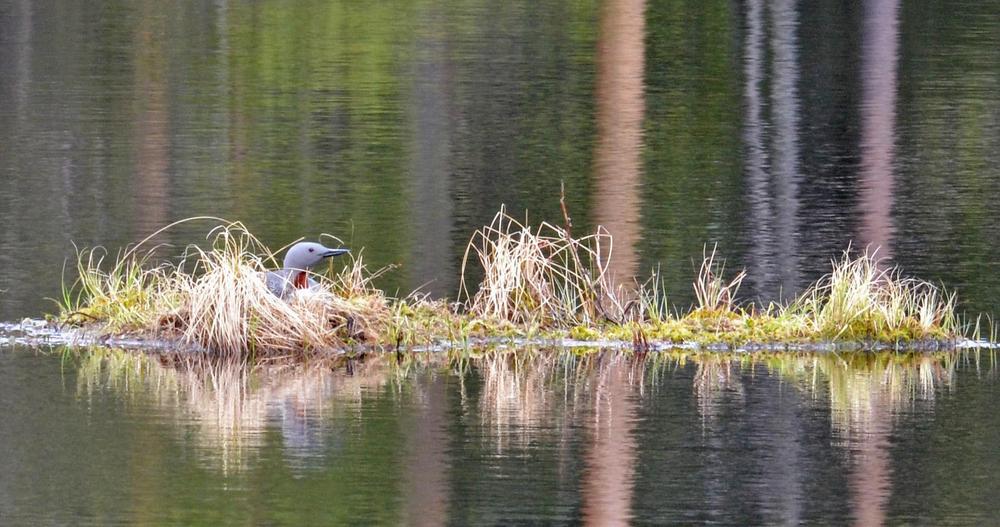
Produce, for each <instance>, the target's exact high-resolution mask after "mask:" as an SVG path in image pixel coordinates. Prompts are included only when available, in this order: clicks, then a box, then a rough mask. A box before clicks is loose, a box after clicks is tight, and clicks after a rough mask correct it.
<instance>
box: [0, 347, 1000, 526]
mask: <svg viewBox="0 0 1000 527" xmlns="http://www.w3.org/2000/svg"><path fill="white" fill-rule="evenodd" d="M679 361H680V362H679ZM0 378H2V379H4V382H3V383H0V400H2V401H3V405H2V406H0V444H2V445H3V454H2V455H0V523H3V524H5V525H13V524H23V525H39V524H95V525H107V524H114V523H133V524H134V523H138V524H184V525H192V524H205V525H219V524H240V525H247V524H249V525H270V524H284V525H306V524H308V525H329V524H354V525H356V524H368V523H372V524H383V525H386V524H389V525H392V524H401V523H402V524H416V525H439V524H446V523H447V524H453V525H468V524H511V523H539V522H545V523H550V524H551V523H578V522H583V523H588V524H591V525H609V524H612V523H615V522H616V521H626V520H627V521H631V522H634V523H653V524H679V523H695V522H697V523H704V522H714V523H722V524H739V525H747V524H772V525H773V524H800V523H808V524H824V525H830V524H843V523H849V522H857V523H859V524H863V525H876V524H879V523H883V522H885V523H891V524H900V523H915V524H925V525H951V524H956V525H961V524H965V525H984V524H990V523H992V522H993V521H995V519H996V518H997V516H998V515H1000V504H998V503H997V500H996V489H997V487H998V485H1000V450H998V449H997V448H996V445H997V442H998V440H1000V415H998V414H997V412H996V411H995V406H996V405H995V401H996V400H997V397H998V395H1000V393H998V390H1000V384H998V382H997V370H996V366H995V364H994V362H993V360H992V359H991V358H990V357H989V356H988V355H985V354H984V355H982V356H980V357H979V359H978V361H977V360H976V359H975V357H974V356H948V355H944V356H939V357H929V356H916V357H912V356H911V357H906V356H904V357H898V356H897V357H894V358H893V359H892V360H889V359H888V358H887V357H884V356H883V357H873V356H871V355H862V356H858V355H841V356H833V355H826V356H799V357H784V358H780V359H771V360H767V361H762V362H761V363H759V364H756V365H750V364H744V365H742V366H741V365H740V364H739V362H736V361H730V360H727V359H720V358H718V357H717V356H713V357H709V358H702V359H697V358H693V357H687V358H686V359H683V358H681V357H677V356H674V355H670V356H668V355H667V354H666V353H664V354H663V355H660V356H656V357H649V358H647V359H646V360H638V359H633V358H629V357H622V356H614V355H612V354H606V355H591V356H585V357H577V356H574V355H571V354H564V353H559V352H556V351H547V352H545V353H543V354H542V355H535V356H529V355H524V354H522V356H521V357H520V358H511V357H509V356H506V357H502V358H493V359H490V358H482V359H472V360H468V361H466V362H464V363H462V364H456V363H452V364H449V363H447V362H445V361H444V360H442V359H441V358H436V357H430V356H423V357H420V358H416V359H412V358H411V359H410V360H408V361H407V362H405V363H404V364H402V365H400V366H397V365H395V359H392V360H382V361H369V362H367V363H360V364H355V365H354V366H353V368H352V370H351V371H350V372H348V371H347V370H345V369H344V368H335V369H333V370H331V369H330V368H321V369H315V370H305V371H301V370H286V371H284V372H282V371H279V370H267V371H262V372H259V373H258V374H256V375H251V376H249V377H248V378H240V376H239V374H238V373H233V372H227V371H226V370H221V371H218V370H217V371H216V372H215V374H214V376H213V375H210V374H209V373H208V372H206V371H205V370H204V369H198V368H197V367H196V368H194V369H184V368H181V369H179V370H178V369H175V368H173V367H165V366H161V365H160V361H159V360H158V359H156V358H149V357H146V356H144V355H141V354H129V353H127V352H113V351H112V352H108V351H97V352H92V353H88V352H84V353H83V354H82V355H75V356H72V357H70V358H61V357H60V355H59V354H58V353H52V354H47V355H45V354H36V353H33V352H30V351H28V350H24V349H19V350H11V349H3V350H2V351H0Z"/></svg>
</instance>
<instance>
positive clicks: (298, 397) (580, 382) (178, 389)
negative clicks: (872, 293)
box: [67, 348, 993, 479]
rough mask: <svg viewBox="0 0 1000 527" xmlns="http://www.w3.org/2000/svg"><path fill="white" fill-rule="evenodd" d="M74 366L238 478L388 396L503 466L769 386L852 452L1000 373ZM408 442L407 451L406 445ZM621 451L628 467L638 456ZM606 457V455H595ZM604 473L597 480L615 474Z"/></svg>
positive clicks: (190, 358)
mask: <svg viewBox="0 0 1000 527" xmlns="http://www.w3.org/2000/svg"><path fill="white" fill-rule="evenodd" d="M67 358H68V360H72V361H74V362H75V363H76V365H77V372H78V376H77V385H76V391H77V394H78V397H80V398H81V399H84V400H86V401H88V403H90V402H92V401H93V399H94V398H95V397H98V396H100V394H101V393H103V392H111V393H113V394H115V396H116V397H117V398H119V399H120V400H124V401H125V403H126V404H127V405H132V406H134V407H135V408H137V409H147V410H150V411H154V412H157V413H158V414H159V415H160V416H162V417H161V419H163V420H164V421H167V422H169V423H172V424H174V425H176V427H177V428H178V430H179V431H180V433H181V434H182V435H183V436H191V437H193V438H194V440H195V443H196V446H197V447H198V451H199V452H203V453H206V455H208V456H209V457H210V458H211V461H212V462H213V463H217V464H218V465H219V467H220V468H222V469H223V470H225V471H229V470H239V469H242V468H245V467H246V466H247V465H248V463H250V462H251V461H252V460H253V459H254V458H255V452H258V451H260V450H261V449H263V448H266V447H267V446H268V445H267V442H268V441H269V439H268V438H269V437H273V436H271V435H269V434H270V433H271V432H274V431H277V432H278V435H279V436H280V441H281V450H282V452H283V456H284V458H285V459H286V462H288V463H292V464H294V463H293V461H294V459H293V458H295V457H296V456H298V457H300V458H301V457H302V456H305V457H307V458H308V457H310V456H321V455H323V452H325V451H327V450H328V448H329V443H330V442H331V441H333V442H336V441H335V438H332V437H331V436H330V434H336V426H341V424H343V423H348V422H351V421H354V422H355V423H360V424H359V425H358V426H361V427H365V426H369V424H368V423H366V422H364V420H363V419H362V418H363V417H364V416H363V415H362V412H363V408H364V404H366V402H370V401H371V400H377V399H380V398H381V399H385V398H386V397H388V399H389V400H390V404H394V405H402V406H404V407H412V408H413V409H414V410H413V411H414V412H416V413H415V414H414V415H418V414H419V415H423V413H427V414H428V415H438V414H440V416H447V415H451V412H455V411H458V412H459V413H460V414H462V415H463V416H464V417H462V420H463V421H468V420H469V419H470V418H472V420H473V421H474V422H476V423H478V424H477V427H478V428H480V429H481V432H482V434H483V436H482V437H483V440H484V441H485V444H484V446H485V447H487V448H489V449H493V450H494V451H495V452H497V453H504V452H506V451H509V450H512V449H514V450H516V449H525V448H530V447H531V445H534V444H538V441H561V440H565V439H566V438H568V437H570V436H572V435H574V434H578V433H581V432H580V430H583V431H584V433H587V434H589V437H590V439H589V440H587V443H588V444H591V445H597V446H595V447H594V448H595V452H597V451H599V450H600V448H599V445H600V444H604V443H607V439H608V438H614V441H613V443H614V444H615V445H617V446H616V448H618V449H620V448H622V447H623V445H632V444H633V442H632V441H631V439H630V437H631V432H630V431H631V427H632V424H633V422H634V421H635V420H636V419H637V417H636V416H637V408H638V407H637V406H636V405H637V404H638V402H640V401H642V400H644V399H647V395H648V392H650V391H653V392H656V391H657V390H658V389H659V388H660V387H661V385H666V384H667V383H676V382H690V383H691V391H692V393H693V395H694V399H695V401H696V403H697V411H698V413H699V414H700V416H701V417H702V418H703V419H708V420H712V419H714V418H716V417H717V416H718V415H719V412H720V411H721V410H720V409H722V408H724V407H725V405H726V404H733V403H734V402H735V404H736V405H737V406H739V407H744V406H746V405H747V401H746V399H747V390H748V386H749V383H752V382H754V380H755V379H756V378H757V377H759V376H761V374H764V373H766V374H767V375H769V376H771V377H776V378H777V379H779V380H780V382H781V383H783V384H786V385H789V386H793V387H795V388H797V389H798V390H799V391H800V392H801V393H803V394H805V395H806V396H807V397H809V398H811V399H812V400H813V401H814V403H815V404H819V405H821V406H828V408H829V410H830V422H831V426H832V428H833V431H834V434H835V437H837V438H840V439H841V440H842V443H843V444H846V446H848V447H852V446H853V445H855V444H857V443H858V442H859V441H863V440H864V438H866V437H869V436H870V435H871V434H872V433H873V432H877V431H878V430H882V429H884V427H885V426H887V425H891V421H892V418H893V416H896V415H898V414H901V413H905V412H908V411H911V410H913V409H914V407H915V405H917V404H931V405H932V404H933V403H934V400H935V398H936V397H937V396H938V394H939V393H940V391H941V390H949V389H951V388H952V387H953V386H954V383H955V381H954V377H955V371H956V366H957V365H958V364H959V362H960V361H973V362H975V364H976V366H977V367H978V366H979V364H980V361H982V362H983V363H984V365H985V367H987V368H992V367H993V366H992V365H993V361H992V360H990V359H984V358H981V357H980V355H979V354H978V353H975V352H942V353H909V354H904V353H892V352H884V353H872V352H852V353H763V352H760V353H752V354H748V353H731V354H723V353H717V352H705V353H700V352H692V351H690V350H673V351H664V352H658V353H649V354H634V353H631V352H621V351H614V352H612V351H598V350H590V351H588V352H580V351H576V352H573V351H568V350H566V351H562V352H559V351H553V350H551V349H550V350H532V349H521V350H517V351H481V352H475V353H471V354H466V355H464V356H462V357H458V356H448V355H447V354H444V353H420V354H400V355H396V356H390V355H387V354H375V355H372V356H369V357H367V358H364V360H352V361H348V362H344V361H339V362H336V363H332V362H327V361H319V362H311V363H299V364H294V365H289V364H282V365H260V366H257V367H254V368H247V367H246V366H245V365H243V364H229V363H220V362H219V361H217V360H210V359H209V358H207V357H205V356H200V355H190V354H188V355H180V354H140V353H135V352H132V351H125V350H115V349H107V348H92V349H88V350H86V351H83V352H81V353H79V354H74V355H68V354H67ZM428 372H431V373H434V374H433V375H427V373H428ZM685 372H687V373H685ZM678 373H680V375H678ZM688 373H689V374H690V375H688ZM684 379H689V381H688V380H684ZM442 383H443V384H442ZM441 390H449V391H451V390H455V391H457V392H458V398H457V401H459V402H458V406H457V407H452V408H450V409H448V408H446V407H444V406H442V407H441V408H436V407H435V408H431V407H433V406H435V405H437V406H441V405H447V404H449V403H447V402H445V401H447V400H448V397H445V396H444V395H443V393H444V392H441ZM438 392H441V393H438ZM435 393H437V394H438V395H437V396H434V397H432V395H433V394H435ZM651 399H652V400H653V401H655V400H657V398H655V397H654V398H651ZM824 399H825V402H824ZM393 401H394V402H393ZM453 417H454V416H453ZM345 418H346V419H345ZM441 421H442V423H446V422H447V421H448V419H444V417H441ZM338 423H339V424H338ZM344 426H349V425H344ZM394 426H395V425H394ZM441 426H444V424H442V425H441ZM581 427H582V428H581ZM403 429H404V430H405V429H406V427H405V426H404V427H403ZM424 432H425V433H429V434H431V435H434V434H441V433H444V432H443V429H442V430H430V431H424ZM400 433H404V434H405V433H406V432H400ZM435 437H436V436H435ZM602 438H604V439H605V440H604V441H603V442H602ZM410 439H413V438H410ZM407 441H408V439H406V438H401V439H400V442H401V444H405V443H406V442H407ZM633 446H635V445H633ZM636 448H637V446H636ZM610 451H611V450H608V452H610ZM615 452H616V456H618V457H622V459H631V458H632V457H634V456H632V455H631V454H629V453H628V452H625V453H622V452H618V451H617V450H616V451H615ZM598 458H600V459H606V456H605V455H599V454H594V459H598ZM605 464H606V463H605ZM592 465H593V466H592V469H593V470H597V471H599V468H600V467H601V466H604V465H602V464H601V463H596V462H595V463H592ZM626 479H627V478H626Z"/></svg>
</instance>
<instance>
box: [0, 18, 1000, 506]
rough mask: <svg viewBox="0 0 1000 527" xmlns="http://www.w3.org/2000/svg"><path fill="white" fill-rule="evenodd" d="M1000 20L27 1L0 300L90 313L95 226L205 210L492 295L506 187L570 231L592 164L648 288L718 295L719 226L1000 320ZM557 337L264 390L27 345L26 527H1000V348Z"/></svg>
mask: <svg viewBox="0 0 1000 527" xmlns="http://www.w3.org/2000/svg"><path fill="white" fill-rule="evenodd" d="M998 13H1000V1H997V0H984V1H953V2H947V3H943V2H942V3H917V2H909V3H904V2H900V1H898V0H886V1H874V0H871V1H861V2H848V3H833V2H820V3H808V2H795V1H793V0H776V1H773V2H764V1H763V0H746V1H744V2H729V1H714V0H710V1H701V2H668V3H649V4H646V3H644V2H642V1H641V0H609V1H606V2H596V1H578V2H564V1H555V2H544V3H539V2H531V1H511V2H480V1H476V0H469V1H463V2H451V3H444V2H436V1H431V0H417V1H399V0H390V1H386V2H344V1H332V2H326V1H323V2H320V1H304V2H271V1H261V2H230V1H227V0H218V1H213V2H202V1H197V2H183V3H180V2H178V3H175V2H166V3H164V2H154V1H152V0H143V1H127V2H126V1H117V2H116V1H110V2H101V3H98V4H94V3H77V2H62V1H51V2H32V1H30V0H9V1H5V2H0V320H5V321H7V320H18V319H21V318H23V317H38V316H40V315H42V314H43V313H45V312H51V311H52V310H54V304H53V303H52V302H51V301H49V300H47V298H48V297H57V296H58V295H59V293H60V281H61V276H62V274H63V267H64V264H65V262H66V261H67V259H69V260H72V258H73V257H74V255H75V250H74V245H73V244H74V243H75V244H76V245H78V246H80V247H91V246H95V245H103V246H106V247H108V248H109V249H110V250H111V252H112V253H113V252H114V251H115V250H116V249H117V248H118V247H121V246H123V245H126V244H128V243H133V242H136V241H138V240H139V239H141V238H143V237H144V236H146V235H148V234H150V233H152V232H153V231H155V230H156V229H157V228H159V227H161V226H163V225H165V224H167V223H170V222H172V221H175V220H179V219H182V218H188V217H192V216H200V215H210V216H218V217H224V218H227V219H231V220H240V221H243V222H244V223H245V224H246V225H247V226H248V227H249V228H250V229H251V230H252V231H253V232H254V233H255V234H257V235H259V237H260V238H261V239H262V240H263V241H264V242H265V243H267V244H268V245H271V246H274V247H278V246H281V245H284V244H286V243H288V242H290V241H292V240H294V239H296V238H299V237H301V236H305V237H307V238H311V239H315V238H316V237H317V236H318V235H319V234H320V233H332V234H335V235H338V236H339V237H341V238H342V239H343V240H344V242H345V243H346V244H347V245H349V246H350V247H352V248H353V249H355V251H358V250H360V248H362V247H363V248H364V256H365V258H366V259H367V260H368V262H369V264H370V265H371V266H372V267H379V266H383V265H389V264H398V265H399V267H398V268H397V269H395V270H393V271H392V272H390V273H387V274H386V275H385V276H383V277H382V278H381V279H380V281H379V285H380V286H381V287H383V288H385V289H386V290H388V291H390V292H395V291H401V292H404V293H405V292H408V291H410V290H413V289H414V288H418V287H420V288H422V289H424V290H426V291H429V292H431V293H432V294H434V295H436V296H440V297H454V296H455V293H456V291H457V288H458V283H459V281H458V280H459V279H458V271H459V268H460V263H461V259H462V255H463V253H464V251H465V247H466V243H467V241H468V240H469V238H470V236H471V234H472V233H473V231H474V230H475V229H477V228H478V227H479V226H481V225H483V224H484V223H486V222H488V221H489V220H490V218H491V217H492V216H493V215H494V213H495V212H496V211H497V210H498V209H499V208H500V206H501V204H506V205H507V207H508V210H510V211H511V212H512V214H514V215H515V216H522V215H524V214H525V211H527V213H526V214H527V215H528V217H529V219H530V220H531V222H533V223H534V222H538V221H542V220H549V221H553V222H557V223H562V213H561V211H560V205H559V194H560V186H561V185H562V184H564V185H565V189H566V197H567V203H568V206H569V211H570V214H571V215H572V218H573V224H574V233H576V234H580V233H586V232H589V231H591V230H593V229H594V228H595V227H596V226H597V225H603V226H605V227H606V228H608V229H609V230H610V232H611V233H612V235H613V236H614V239H615V249H614V257H613V269H614V271H615V272H616V273H617V274H618V276H619V277H628V276H633V275H639V276H644V275H646V274H647V273H648V272H649V270H650V269H651V268H653V267H656V266H659V268H660V270H661V272H662V274H663V276H664V278H665V283H666V289H667V292H668V294H669V295H670V298H671V300H672V302H673V303H675V304H676V305H677V306H678V307H679V308H681V309H683V308H684V307H685V306H686V305H687V304H688V302H689V301H690V299H691V286H690V281H691V279H692V277H693V276H694V275H695V268H694V264H693V263H692V262H693V261H696V260H700V257H701V253H702V249H703V247H704V246H705V244H714V243H718V246H719V250H720V252H721V254H722V255H723V256H724V257H726V258H727V262H728V265H727V268H728V269H730V270H735V269H738V268H741V267H746V268H747V270H748V278H747V280H746V281H745V283H744V287H743V289H742V290H741V296H743V297H744V298H745V299H757V300H764V301H767V300H773V299H781V298H788V297H789V296H790V295H792V294H794V293H795V292H797V291H799V290H801V289H802V288H803V287H804V286H805V285H807V284H808V283H809V282H810V281H812V280H814V279H815V278H817V277H818V276H819V275H821V274H822V273H824V272H825V271H826V270H827V269H828V268H829V262H830V260H831V259H832V258H835V257H837V256H838V255H839V254H840V253H841V251H843V250H844V249H846V248H847V247H848V246H853V247H855V248H860V247H866V246H878V247H881V249H880V254H882V255H883V256H885V257H887V258H889V259H890V260H891V262H893V263H895V264H898V265H900V266H901V267H902V268H903V269H904V270H905V272H906V273H907V274H911V275H914V276H919V277H921V278H924V279H927V280H930V281H933V282H935V283H940V284H943V285H944V286H945V287H946V288H948V289H949V290H952V291H955V292H957V294H958V295H959V298H960V300H961V301H962V304H961V305H960V309H961V310H966V311H968V312H970V313H973V314H975V313H987V314H994V315H995V314H997V313H1000V309H998V306H1000V301H998V298H1000V280H997V276H1000V244H998V243H997V240H998V239H1000V221H998V219H997V218H1000V201H998V200H997V196H998V195H1000V16H998V15H997V14H998ZM213 225H214V224H212V223H211V222H192V223H186V224H183V225H180V226H178V227H175V228H173V229H171V230H170V231H168V232H166V233H164V234H163V235H161V236H160V237H158V238H157V240H156V241H157V242H163V243H169V244H173V246H174V249H170V248H168V249H166V250H165V253H166V254H177V253H178V252H179V251H180V248H181V247H183V246H185V245H187V244H190V243H198V242H203V241H204V239H205V235H206V233H207V232H208V230H209V229H210V228H211V227H212V226H213ZM543 355H544V356H545V357H548V358H547V359H544V358H543V359H537V358H536V359H532V360H530V361H529V360H527V359H525V365H524V367H523V369H520V370H518V371H517V372H515V371H512V369H511V366H510V365H506V366H505V365H504V364H505V363H504V362H503V361H499V360H493V361H485V360H475V361H468V362H466V363H462V364H457V365H456V364H452V363H443V364H442V363H440V362H433V361H440V359H433V358H421V359H417V358H412V357H410V358H407V359H406V360H407V361H417V362H420V361H425V362H431V363H430V364H416V365H410V368H409V369H400V367H399V366H391V365H379V364H376V365H372V364H366V365H358V368H360V370H356V371H354V372H353V374H352V375H349V374H348V373H347V372H345V371H344V370H343V368H336V369H334V370H329V369H327V370H324V371H308V372H303V371H285V372H276V371H271V370H268V371H266V372H258V374H256V376H255V377H252V378H248V379H241V378H239V375H238V374H236V373H232V372H221V373H219V372H216V374H215V375H214V376H213V375H210V374H209V373H206V372H204V371H194V372H192V371H190V370H185V369H183V368H182V369H177V368H174V367H172V366H171V367H164V366H162V365H160V363H159V361H158V360H157V359H156V358H155V357H154V358H149V357H145V356H133V355H127V354H121V353H117V354H116V353H114V352H108V353H104V354H93V353H85V354H83V355H74V354H69V355H67V356H66V357H63V356H61V355H59V354H52V352H46V353H44V354H39V353H38V352H37V351H35V350H25V349H16V350H14V349H7V348H4V349H2V351H0V523H2V524H65V523H78V522H79V523H93V524H109V523H116V522H130V523H179V524H191V523H205V524H218V523H241V524H269V523H275V524H279V523H280V524H326V523H332V522H340V523H363V522H369V521H370V522H375V523H390V524H392V523H412V524H420V523H425V524H439V523H453V524H466V523H471V522H476V523H496V524H507V523H516V522H531V521H548V522H553V523H575V522H579V521H587V522H590V523H593V524H598V525H605V524H608V523H609V522H610V521H611V520H616V519H623V520H632V521H635V522H636V523H690V522H719V523H727V524H746V523H800V522H811V523H821V524H830V523H845V522H850V521H857V522H858V523H860V524H865V525H869V524H877V523H880V522H890V523H923V524H931V525H943V524H982V523H987V522H990V521H995V518H996V517H1000V510H998V503H997V501H996V499H995V498H994V495H995V494H996V489H997V488H998V487H1000V485H998V481H997V478H998V476H997V475H998V474H1000V453H998V452H1000V449H998V448H997V445H998V444H1000V418H998V417H997V412H995V411H994V409H995V407H996V402H997V401H998V393H997V390H998V384H997V382H996V369H995V367H994V365H993V362H992V358H989V359H983V358H981V360H973V359H970V358H969V357H961V358H955V357H944V358H942V357H936V356H934V357H932V356H924V357H922V358H921V357H917V358H910V359H906V360H903V359H899V360H898V361H896V362H893V361H890V360H889V359H878V360H883V361H888V362H887V363H884V364H883V363H878V362H877V360H876V358H874V357H872V356H868V357H867V358H866V357H863V356H862V357H853V356H852V357H847V358H845V357H841V356H837V355H817V356H812V357H805V358H801V360H798V361H792V360H790V359H787V358H786V359H782V360H780V361H776V362H770V363H768V362H760V363H758V364H755V365H739V364H735V363H730V362H728V361H726V360H724V359H718V360H717V361H716V362H715V363H712V362H711V361H709V360H708V359H705V360H703V361H701V362H697V361H694V360H693V359H692V360H687V361H682V362H680V363H679V362H677V360H678V359H676V357H675V358H667V356H666V355H664V356H663V357H659V358H654V359H650V360H649V361H639V360H637V359H630V358H627V357H615V356H613V355H595V356H591V357H589V358H574V357H573V356H572V355H565V354H560V353H557V352H551V351H550V352H548V353H547V354H543ZM510 360H513V359H510ZM546 361H547V362H546ZM706 361H708V362H706ZM873 361H875V362H873ZM234 375H235V376H236V378H235V379H234V378H233V376H234ZM213 379H214V382H215V383H216V385H215V386H214V387H213V386H212V380H213ZM233 386H236V387H237V388H236V389H235V390H234V389H233Z"/></svg>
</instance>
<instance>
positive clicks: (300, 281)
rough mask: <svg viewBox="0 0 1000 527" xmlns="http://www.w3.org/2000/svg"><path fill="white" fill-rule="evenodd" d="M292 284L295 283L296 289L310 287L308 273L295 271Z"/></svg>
mask: <svg viewBox="0 0 1000 527" xmlns="http://www.w3.org/2000/svg"><path fill="white" fill-rule="evenodd" d="M292 285H294V286H295V287H296V289H305V288H306V287H309V282H308V279H307V278H306V273H305V272H304V271H299V272H297V273H295V278H293V279H292Z"/></svg>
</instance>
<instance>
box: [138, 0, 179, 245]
mask: <svg viewBox="0 0 1000 527" xmlns="http://www.w3.org/2000/svg"><path fill="white" fill-rule="evenodd" d="M164 25H165V20H164V17H163V15H162V14H161V13H159V11H158V9H157V4H155V3H154V2H150V1H146V2H143V4H142V18H141V19H140V22H139V27H138V28H137V29H136V36H135V39H136V45H135V54H136V57H135V76H136V80H135V83H134V84H133V87H134V89H135V100H136V104H137V105H138V107H139V111H138V112H137V113H136V116H135V124H134V126H135V129H136V136H137V137H136V139H135V140H136V142H137V143H138V144H137V148H138V152H137V153H136V164H135V179H136V181H135V185H133V186H132V189H133V192H134V193H135V206H136V209H137V210H138V211H139V213H138V214H137V215H136V219H137V221H136V224H137V226H138V229H139V232H136V233H135V234H136V239H141V238H142V237H145V236H146V235H148V234H151V233H152V232H154V231H155V230H157V229H159V228H160V227H162V226H164V225H166V224H167V223H169V220H170V201H169V200H170V174H169V172H168V170H169V169H170V157H169V156H170V153H169V141H170V112H169V109H168V108H167V102H168V101H167V93H166V91H167V71H166V61H167V58H166V56H165V55H166V53H165V50H164V49H163V41H164V38H163V37H164V33H165V31H166V29H165V27H164Z"/></svg>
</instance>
